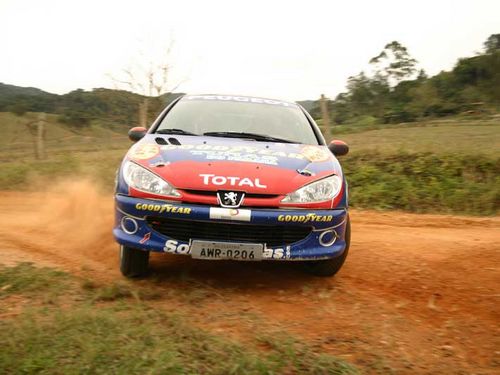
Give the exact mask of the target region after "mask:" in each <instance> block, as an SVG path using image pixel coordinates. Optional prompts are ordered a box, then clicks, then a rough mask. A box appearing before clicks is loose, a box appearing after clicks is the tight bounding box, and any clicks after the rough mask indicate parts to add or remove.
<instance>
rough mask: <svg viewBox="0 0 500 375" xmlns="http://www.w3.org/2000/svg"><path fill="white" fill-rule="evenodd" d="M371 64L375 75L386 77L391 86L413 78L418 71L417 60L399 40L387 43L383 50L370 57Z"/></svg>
mask: <svg viewBox="0 0 500 375" xmlns="http://www.w3.org/2000/svg"><path fill="white" fill-rule="evenodd" d="M370 64H372V65H373V66H374V68H375V76H378V77H379V78H383V79H385V80H386V81H387V82H388V84H389V86H391V87H394V86H396V85H397V84H398V83H399V82H401V81H402V80H404V79H408V78H411V77H412V76H413V75H414V74H415V72H416V71H417V69H416V65H417V60H415V59H414V58H413V57H411V56H410V54H409V53H408V50H407V48H406V47H405V46H403V45H402V44H401V43H399V42H398V41H392V42H391V43H388V44H386V45H385V47H384V49H383V50H382V52H380V53H379V54H378V55H377V56H375V57H373V58H371V59H370Z"/></svg>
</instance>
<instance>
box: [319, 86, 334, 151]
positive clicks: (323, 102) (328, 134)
mask: <svg viewBox="0 0 500 375" xmlns="http://www.w3.org/2000/svg"><path fill="white" fill-rule="evenodd" d="M319 106H320V108H321V117H322V119H323V129H324V131H325V138H326V141H327V142H330V141H331V140H332V130H331V128H330V115H329V114H328V99H327V98H326V97H325V95H324V94H321V98H320V99H319Z"/></svg>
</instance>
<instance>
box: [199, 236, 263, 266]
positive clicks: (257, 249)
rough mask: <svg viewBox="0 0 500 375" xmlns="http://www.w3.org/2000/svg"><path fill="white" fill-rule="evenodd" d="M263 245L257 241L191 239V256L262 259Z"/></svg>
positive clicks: (213, 258)
mask: <svg viewBox="0 0 500 375" xmlns="http://www.w3.org/2000/svg"><path fill="white" fill-rule="evenodd" d="M263 252H264V245H263V244H257V243H237V242H216V241H199V240H193V241H191V257H192V258H195V259H212V260H217V259H231V260H244V261H245V260H246V261H256V260H262V253H263Z"/></svg>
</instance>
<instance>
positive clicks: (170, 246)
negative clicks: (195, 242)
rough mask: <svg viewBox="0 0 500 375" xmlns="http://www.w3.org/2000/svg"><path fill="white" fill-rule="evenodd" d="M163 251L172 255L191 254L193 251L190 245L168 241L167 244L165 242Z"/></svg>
mask: <svg viewBox="0 0 500 375" xmlns="http://www.w3.org/2000/svg"><path fill="white" fill-rule="evenodd" d="M163 251H164V252H166V253H172V254H189V253H190V252H191V249H190V248H189V245H188V244H185V243H183V244H179V242H178V241H176V240H168V241H167V242H165V246H164V247H163Z"/></svg>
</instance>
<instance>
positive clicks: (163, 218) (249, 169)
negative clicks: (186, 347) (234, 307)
mask: <svg viewBox="0 0 500 375" xmlns="http://www.w3.org/2000/svg"><path fill="white" fill-rule="evenodd" d="M129 138H130V139H131V140H132V141H134V142H136V143H135V144H134V145H133V146H132V147H131V148H130V150H129V151H128V153H127V155H126V156H125V158H124V159H123V162H122V164H121V166H120V168H119V170H118V173H117V181H116V194H115V207H116V225H115V227H114V230H113V234H114V236H115V238H116V240H117V242H118V243H119V245H120V269H121V272H122V274H123V275H125V276H127V277H136V276H141V275H144V274H145V273H147V270H148V262H149V252H151V251H155V252H164V253H171V254H179V255H184V256H190V257H192V258H195V259H206V260H221V259H229V260H237V261H254V262H256V261H271V260H273V261H299V262H301V263H302V264H303V265H304V267H305V269H306V270H308V271H309V272H311V273H313V274H315V275H319V276H331V275H334V274H335V273H337V271H338V270H339V269H340V268H341V267H342V264H343V263H344V260H345V258H346V256H347V252H348V250H349V242H350V223H349V215H348V203H347V182H346V180H345V177H344V175H343V173H342V169H341V167H340V164H339V162H338V161H337V159H336V156H339V155H344V154H346V153H347V152H348V146H347V145H346V144H345V143H343V142H341V141H333V142H332V143H330V144H329V145H326V143H325V140H324V138H323V136H322V135H321V132H320V130H319V128H318V126H317V125H316V123H315V122H314V120H313V119H312V117H311V116H310V115H309V114H308V113H307V112H306V111H305V109H304V108H302V107H301V106H300V105H298V104H296V103H291V102H287V101H282V100H273V99H264V98H258V97H248V96H234V95H185V96H182V97H180V98H178V99H176V100H175V101H174V102H172V103H171V104H170V105H169V106H168V107H167V108H165V109H164V110H163V112H162V113H161V114H160V115H159V116H158V118H157V119H156V121H155V122H154V123H153V124H152V126H151V127H150V128H149V130H147V129H145V128H140V127H135V128H132V129H131V130H130V132H129Z"/></svg>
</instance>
